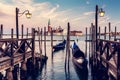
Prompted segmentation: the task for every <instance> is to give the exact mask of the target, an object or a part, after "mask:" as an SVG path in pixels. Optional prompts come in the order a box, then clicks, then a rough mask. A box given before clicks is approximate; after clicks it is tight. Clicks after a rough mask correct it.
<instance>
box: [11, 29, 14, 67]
mask: <svg viewBox="0 0 120 80" xmlns="http://www.w3.org/2000/svg"><path fill="white" fill-rule="evenodd" d="M11 35H12V36H13V29H11ZM12 36H11V37H12ZM12 39H13V38H12ZM11 66H14V54H13V40H12V42H11Z"/></svg>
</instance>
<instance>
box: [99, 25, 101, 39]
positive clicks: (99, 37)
mask: <svg viewBox="0 0 120 80" xmlns="http://www.w3.org/2000/svg"><path fill="white" fill-rule="evenodd" d="M100 35H101V34H100V27H99V39H100Z"/></svg>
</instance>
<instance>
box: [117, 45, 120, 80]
mask: <svg viewBox="0 0 120 80" xmlns="http://www.w3.org/2000/svg"><path fill="white" fill-rule="evenodd" d="M117 52H118V53H117V55H118V56H117V80H120V74H119V72H120V44H119V45H118V47H117Z"/></svg>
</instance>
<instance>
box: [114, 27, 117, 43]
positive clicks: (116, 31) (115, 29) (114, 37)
mask: <svg viewBox="0 0 120 80" xmlns="http://www.w3.org/2000/svg"><path fill="white" fill-rule="evenodd" d="M116 35H117V28H116V26H115V34H114V41H116Z"/></svg>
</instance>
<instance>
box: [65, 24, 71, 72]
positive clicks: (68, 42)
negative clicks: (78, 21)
mask: <svg viewBox="0 0 120 80" xmlns="http://www.w3.org/2000/svg"><path fill="white" fill-rule="evenodd" d="M69 61H70V23H69V22H68V29H67V44H66V56H65V71H66V69H68V72H69ZM66 63H68V64H67V66H66ZM67 67H68V68H67Z"/></svg>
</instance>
